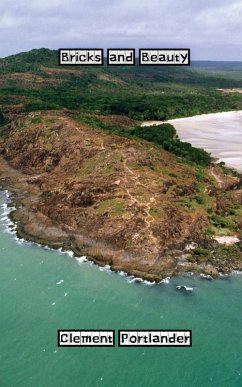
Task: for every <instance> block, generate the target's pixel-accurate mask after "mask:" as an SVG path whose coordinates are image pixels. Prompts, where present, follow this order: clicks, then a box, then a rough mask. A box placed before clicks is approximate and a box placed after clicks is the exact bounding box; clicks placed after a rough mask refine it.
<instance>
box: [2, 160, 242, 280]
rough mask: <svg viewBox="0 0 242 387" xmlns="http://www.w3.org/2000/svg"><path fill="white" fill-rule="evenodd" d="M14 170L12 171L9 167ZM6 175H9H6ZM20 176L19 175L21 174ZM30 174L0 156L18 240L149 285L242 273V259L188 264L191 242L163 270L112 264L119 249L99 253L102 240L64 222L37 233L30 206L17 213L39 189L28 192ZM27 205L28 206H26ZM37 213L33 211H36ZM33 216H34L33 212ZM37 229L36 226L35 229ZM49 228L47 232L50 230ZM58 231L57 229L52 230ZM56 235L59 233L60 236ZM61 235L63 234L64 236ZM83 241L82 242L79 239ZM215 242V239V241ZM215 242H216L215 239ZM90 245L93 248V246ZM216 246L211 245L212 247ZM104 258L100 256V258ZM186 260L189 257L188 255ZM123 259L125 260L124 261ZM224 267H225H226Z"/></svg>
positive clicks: (4, 187) (4, 186)
mask: <svg viewBox="0 0 242 387" xmlns="http://www.w3.org/2000/svg"><path fill="white" fill-rule="evenodd" d="M2 163H3V164H4V167H5V168H4V173H5V177H3V176H2V175H3V171H2V170H1V168H2ZM8 169H9V171H10V173H8V171H7V170H8ZM13 173H14V174H17V175H20V181H21V186H22V185H24V188H25V189H24V190H23V187H22V188H21V189H19V186H18V182H17V180H18V179H17V178H16V176H14V177H15V178H13V176H11V175H12V174H13ZM6 175H7V176H8V178H6ZM18 178H19V177H18ZM25 179H26V178H23V177H22V174H21V172H19V171H16V170H13V168H11V167H10V166H9V165H8V163H7V162H6V161H5V160H3V159H2V158H1V157H0V182H1V187H0V188H1V190H2V191H7V192H9V193H10V194H9V199H10V200H11V202H10V204H11V205H10V207H11V208H12V210H11V212H10V213H9V215H8V216H9V219H10V221H11V222H13V224H14V226H15V232H16V238H17V239H18V240H21V239H23V240H24V241H26V242H30V243H34V244H36V245H38V246H40V247H42V248H45V246H47V248H48V249H52V250H59V252H63V253H65V254H68V255H69V256H72V257H75V259H76V260H77V261H78V259H80V258H83V257H85V258H86V259H87V260H88V262H92V263H94V264H96V265H97V266H98V267H99V268H100V269H101V271H102V270H111V271H112V272H116V273H118V274H119V273H122V274H120V275H124V276H125V277H127V279H128V282H145V283H147V285H153V284H159V283H163V282H164V283H167V282H168V281H169V279H170V278H171V277H178V276H182V277H185V276H187V275H190V274H191V273H192V276H194V277H195V276H196V277H198V278H203V279H213V278H221V277H226V276H227V275H228V274H232V273H233V272H234V273H240V271H241V273H242V263H241V265H240V266H237V265H235V267H234V263H232V267H230V268H229V269H228V267H229V266H230V264H229V262H226V265H225V267H226V270H224V271H223V270H218V271H216V270H214V267H213V265H212V264H208V265H207V266H206V265H205V267H203V264H202V265H199V264H194V265H193V264H192V263H189V264H188V266H186V265H185V263H184V262H183V261H184V257H185V256H186V254H188V255H189V253H190V252H192V249H190V250H189V248H188V249H187V247H188V246H186V247H185V248H184V249H183V250H180V251H178V250H174V254H176V255H177V264H176V267H175V268H174V270H172V271H171V270H168V271H165V270H161V271H160V272H157V271H156V272H155V273H154V272H153V273H152V272H150V271H149V270H147V272H145V270H142V271H141V270H139V269H138V268H135V269H131V268H129V267H127V266H126V267H125V265H124V264H122V263H121V264H119V265H115V264H112V262H111V261H110V253H111V254H115V253H117V250H116V251H115V250H113V251H110V250H109V249H110V247H107V246H106V245H105V246H101V249H103V248H106V249H107V251H106V252H107V255H105V256H100V255H99V254H97V251H98V249H99V248H100V242H96V241H92V240H90V239H88V238H85V236H80V235H76V234H75V233H74V234H73V233H70V232H69V233H67V232H66V231H67V230H66V231H65V232H64V233H63V228H62V227H61V226H58V227H57V226H56V225H55V228H54V230H53V228H50V229H49V228H48V229H47V230H46V229H45V228H44V230H45V235H44V236H43V234H42V233H41V230H43V224H41V223H40V224H38V226H39V229H38V230H37V231H38V232H37V233H36V235H33V234H31V233H28V232H26V229H25V226H27V228H28V215H29V214H27V215H26V209H25V211H24V214H25V216H24V218H23V219H21V217H20V218H19V216H17V217H16V213H17V211H18V210H19V209H22V208H23V205H24V203H25V201H26V196H27V198H28V197H29V196H31V195H33V192H31V191H32V189H34V191H36V187H32V186H30V187H28V188H29V189H30V192H28V189H27V190H26V188H27V187H26V181H25ZM35 194H36V196H37V197H38V194H37V193H36V192H35ZM27 200H28V199H27ZM24 208H25V207H24ZM32 215H33V214H32ZM30 217H31V216H30ZM35 231H36V230H35ZM46 231H47V233H46ZM52 231H54V233H52ZM56 235H58V237H57V238H56ZM60 235H61V236H60ZM78 237H79V241H78V240H76V238H78ZM80 238H81V244H80ZM78 242H79V243H78ZM93 242H94V244H95V243H96V244H97V245H98V246H94V250H95V247H96V249H97V250H96V254H92V253H90V252H89V251H93ZM214 242H215V241H214ZM211 243H212V244H213V242H212V240H211ZM89 248H90V250H89ZM212 248H213V247H211V248H210V250H211V249H212ZM99 257H100V258H101V259H100V258H99ZM185 261H186V259H185ZM121 262H122V261H121ZM185 266H186V267H185ZM225 267H224V269H225Z"/></svg>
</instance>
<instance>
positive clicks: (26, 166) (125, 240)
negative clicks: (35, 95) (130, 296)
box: [0, 111, 242, 280]
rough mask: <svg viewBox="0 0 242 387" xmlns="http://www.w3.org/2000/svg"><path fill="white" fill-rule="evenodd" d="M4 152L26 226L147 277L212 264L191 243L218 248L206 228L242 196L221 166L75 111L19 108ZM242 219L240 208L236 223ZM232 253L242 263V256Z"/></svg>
mask: <svg viewBox="0 0 242 387" xmlns="http://www.w3.org/2000/svg"><path fill="white" fill-rule="evenodd" d="M107 120H108V123H109V124H110V123H111V124H112V123H113V124H114V123H116V124H117V122H118V124H119V125H120V126H122V127H123V128H125V127H129V126H132V125H133V124H134V122H133V121H132V120H130V119H128V118H126V117H121V116H118V117H116V116H106V117H105V116H99V121H102V122H104V123H105V122H106V123H107ZM84 121H86V120H84ZM0 151H1V155H2V156H3V158H4V159H5V160H7V162H8V164H9V165H10V167H11V168H10V167H7V166H6V163H5V162H4V161H3V160H2V162H1V173H2V181H3V182H4V184H5V186H7V187H8V188H10V189H12V191H15V193H16V195H17V196H16V197H17V203H18V206H19V205H21V206H20V207H19V208H18V209H17V211H16V212H15V213H14V215H13V216H14V219H15V220H18V221H21V222H20V224H19V233H20V234H21V235H23V236H24V237H27V238H29V239H32V240H35V241H38V242H41V243H48V244H50V245H52V246H55V247H59V246H62V245H63V246H64V247H65V248H72V249H74V251H75V252H76V253H77V254H81V255H83V254H87V255H88V256H90V257H91V259H93V260H95V261H97V262H99V263H101V264H110V265H111V266H112V267H113V268H114V269H116V270H120V269H122V270H126V271H127V272H129V273H132V274H135V275H138V276H142V277H143V278H149V279H156V280H158V279H160V278H162V277H164V276H166V275H171V274H174V273H177V272H180V271H182V270H188V269H189V268H192V267H193V268H194V267H196V270H198V271H199V270H200V271H205V272H206V270H207V271H208V272H209V270H210V269H211V267H212V266H213V262H212V261H211V260H213V256H210V255H209V252H208V254H207V256H206V254H205V255H204V254H200V253H199V251H198V254H197V255H196V254H194V253H188V254H187V255H186V257H185V258H184V249H185V248H186V246H187V245H188V244H190V243H191V242H196V243H197V244H198V246H201V248H204V246H206V247H207V246H213V247H214V244H215V242H212V241H211V239H210V238H209V237H208V236H207V234H206V232H207V230H209V228H210V231H211V227H216V225H214V224H212V223H211V222H212V220H211V213H212V214H213V213H214V211H217V210H220V211H221V214H224V213H225V211H228V208H229V209H230V208H231V207H233V206H234V205H237V206H240V204H241V198H242V194H241V191H240V190H232V191H231V190H230V188H234V187H236V186H237V185H238V182H239V180H238V178H236V177H232V176H228V175H224V172H223V170H222V169H219V167H215V166H214V167H213V168H212V169H211V167H209V168H206V169H204V170H202V171H201V169H199V168H197V167H196V166H194V165H189V164H188V163H186V162H185V161H184V160H183V159H181V158H178V157H176V156H174V155H172V154H170V153H168V152H166V151H164V150H163V149H161V148H159V147H157V146H155V145H153V144H152V143H148V142H146V141H135V140H131V139H128V138H124V137H120V136H117V135H115V134H110V133H105V131H103V130H100V129H98V128H93V127H91V126H90V125H87V124H86V123H83V122H80V120H79V121H77V120H75V119H73V118H72V114H71V113H70V112H68V111H65V112H63V111H47V112H32V113H29V114H27V115H25V114H21V115H19V116H18V118H17V119H16V118H15V119H14V120H12V121H11V122H10V123H8V125H6V126H5V127H4V128H3V130H2V139H1V143H0ZM217 176H219V178H218V179H217ZM221 181H222V182H223V185H221ZM23 192H24V194H23ZM221 195H222V198H223V199H222V198H221ZM225 199H226V200H227V202H226V200H225ZM224 203H227V207H226V209H223V205H224ZM221 216H222V215H221ZM236 222H237V223H236ZM240 226H241V224H239V217H238V216H236V214H234V216H233V225H230V226H229V227H228V232H229V231H230V229H231V228H232V229H233V232H234V231H235V232H236V230H237V232H238V230H239V228H240ZM200 252H201V251H200ZM181 259H182V260H183V261H184V260H185V261H184V262H185V263H184V264H183V265H180V263H181ZM214 259H215V258H214ZM231 259H232V261H233V262H232V264H233V265H234V268H237V267H238V266H239V265H240V261H239V260H238V259H237V260H236V258H233V256H231ZM221 262H222V260H221ZM179 265H180V266H179ZM199 265H200V266H199ZM216 265H217V266H216V267H215V271H219V270H222V267H221V265H220V263H219V262H217V263H216ZM199 268H200V269H199ZM210 271H211V270H210Z"/></svg>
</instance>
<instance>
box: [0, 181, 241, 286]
mask: <svg viewBox="0 0 242 387" xmlns="http://www.w3.org/2000/svg"><path fill="white" fill-rule="evenodd" d="M0 191H1V192H2V193H4V194H6V201H5V202H4V203H3V205H2V206H1V208H5V209H6V212H4V213H3V214H2V217H1V219H0V220H1V222H2V224H3V225H4V226H5V230H6V231H7V232H8V233H10V234H11V235H14V239H15V241H16V243H18V244H20V245H22V244H26V245H35V246H37V247H39V248H41V249H44V250H49V251H53V252H58V253H59V254H64V255H67V256H68V257H69V258H73V259H75V260H76V261H77V262H78V264H79V265H81V264H84V263H87V264H89V265H95V266H96V267H97V268H98V270H99V271H106V272H110V273H113V274H117V275H120V276H121V277H125V278H126V280H127V282H128V283H129V284H132V283H136V284H143V285H146V286H154V285H161V284H165V285H166V284H169V283H170V279H171V277H169V276H168V277H165V278H163V279H161V280H160V281H159V282H158V281H149V280H147V279H144V278H141V277H137V276H134V275H130V274H129V273H128V272H125V271H123V270H114V269H113V268H112V267H111V266H110V265H103V266H101V265H100V264H99V263H96V262H95V261H93V260H92V259H91V257H86V256H78V255H75V253H74V251H73V250H64V249H63V248H62V247H60V248H57V247H56V248H55V247H51V246H50V245H48V244H42V243H38V242H36V241H33V240H28V239H25V238H23V237H22V238H21V237H20V236H18V230H17V223H16V222H14V221H13V220H12V219H11V213H12V212H13V211H15V210H16V207H15V206H12V204H13V200H14V194H13V193H12V192H10V191H9V190H7V189H4V188H2V187H0ZM6 220H7V222H6V224H4V222H5V221H6ZM241 275H242V270H241V271H238V270H234V271H231V272H230V273H228V274H224V273H222V272H219V273H218V276H217V277H215V278H214V277H212V276H210V275H206V274H204V273H200V274H198V273H193V272H192V271H190V272H189V271H187V272H185V273H183V274H178V275H176V276H173V277H172V278H175V277H180V278H181V280H183V279H185V278H187V277H189V278H193V279H200V280H215V279H220V280H224V279H228V278H230V277H238V276H241ZM182 286H183V285H182Z"/></svg>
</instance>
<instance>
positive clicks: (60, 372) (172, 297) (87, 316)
mask: <svg viewBox="0 0 242 387" xmlns="http://www.w3.org/2000/svg"><path fill="white" fill-rule="evenodd" d="M6 200H7V199H6V193H5V192H1V193H0V216H1V221H0V292H1V297H0V386H1V387H15V386H18V387H33V386H34V387H67V386H71V387H76V386H107V387H109V386H110V387H113V386H130V387H135V386H137V387H141V386H169V387H172V386H174V387H175V386H176V387H177V386H179V387H182V386H184V387H187V386H196V387H198V386H215V387H218V386H219V387H222V386H226V387H227V386H228V387H233V386H241V385H242V276H240V275H234V276H231V277H229V278H226V279H218V280H212V281H207V280H203V279H199V278H196V277H194V276H192V275H191V276H187V277H182V278H181V277H180V278H173V279H171V280H170V281H169V280H166V281H164V282H163V283H161V284H157V285H151V284H149V283H136V282H134V281H132V278H129V277H127V276H125V274H124V273H120V274H117V273H113V272H111V271H110V269H109V268H108V267H106V268H105V269H102V270H100V269H99V268H98V266H96V265H94V264H90V263H89V262H88V261H86V259H85V258H84V257H83V258H81V259H75V257H73V256H71V254H68V253H63V252H62V251H53V250H50V249H47V248H43V247H40V246H38V245H35V244H32V243H28V242H25V241H23V240H18V239H17V238H16V235H15V233H14V230H12V231H11V230H10V229H9V226H11V224H10V223H9V221H8V217H7V211H8V208H6V205H5V204H4V203H6ZM176 285H186V286H189V287H193V289H194V290H193V292H179V291H177V290H176V288H175V286H176ZM58 329H88V330H89V329H98V330H99V329H115V330H116V332H117V330H118V329H151V330H152V329H191V330H192V335H193V340H192V341H193V343H192V347H155V348H154V347H147V348H144V347H140V348H133V347H131V348H124V347H123V348H122V347H118V346H117V345H116V346H115V347H109V348H108V347H106V348H101V347H92V348H87V347H74V348H63V347H58V346H57V330H58ZM116 336H117V334H116ZM116 342H117V337H116Z"/></svg>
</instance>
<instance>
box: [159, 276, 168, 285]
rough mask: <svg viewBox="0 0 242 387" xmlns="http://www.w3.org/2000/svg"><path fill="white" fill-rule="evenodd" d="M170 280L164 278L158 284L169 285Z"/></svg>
mask: <svg viewBox="0 0 242 387" xmlns="http://www.w3.org/2000/svg"><path fill="white" fill-rule="evenodd" d="M170 279H171V277H166V278H164V279H162V280H161V281H160V282H159V284H169V283H170Z"/></svg>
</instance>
